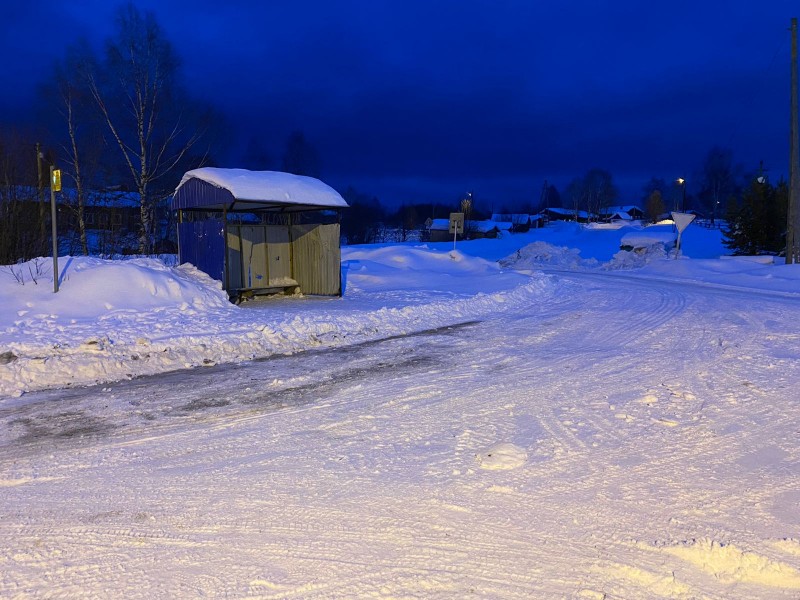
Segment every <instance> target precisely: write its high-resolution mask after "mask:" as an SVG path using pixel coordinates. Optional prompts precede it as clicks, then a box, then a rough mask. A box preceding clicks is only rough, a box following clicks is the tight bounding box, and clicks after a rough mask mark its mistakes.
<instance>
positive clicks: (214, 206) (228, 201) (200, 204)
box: [172, 167, 347, 211]
mask: <svg viewBox="0 0 800 600" xmlns="http://www.w3.org/2000/svg"><path fill="white" fill-rule="evenodd" d="M172 208H173V209H191V208H197V209H207V210H222V209H223V208H225V209H226V210H229V211H233V210H245V211H246V210H257V209H262V210H269V209H272V210H320V209H326V208H327V209H339V208H347V202H345V200H344V198H342V196H341V195H340V194H339V193H338V192H337V191H336V190H334V189H333V188H332V187H330V186H329V185H327V184H325V183H323V182H321V181H320V180H319V179H314V178H313V177H306V176H303V175H293V174H291V173H282V172H279V171H248V170H246V169H221V168H217V167H203V168H201V169H193V170H191V171H188V172H187V173H186V174H185V175H184V176H183V178H182V179H181V182H180V183H179V184H178V187H177V188H175V193H174V195H173V197H172Z"/></svg>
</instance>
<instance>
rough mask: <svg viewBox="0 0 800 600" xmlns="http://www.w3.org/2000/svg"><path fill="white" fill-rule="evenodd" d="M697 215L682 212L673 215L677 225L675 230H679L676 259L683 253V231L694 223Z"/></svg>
mask: <svg viewBox="0 0 800 600" xmlns="http://www.w3.org/2000/svg"><path fill="white" fill-rule="evenodd" d="M694 217H695V215H692V214H689V213H680V212H673V213H672V220H673V221H674V223H675V228H676V229H677V230H678V241H677V243H676V244H675V250H676V251H677V252H676V253H675V258H676V259H677V258H678V256H680V253H681V234H682V233H683V230H684V229H686V228H687V227H688V226H689V223H691V222H692V221H694Z"/></svg>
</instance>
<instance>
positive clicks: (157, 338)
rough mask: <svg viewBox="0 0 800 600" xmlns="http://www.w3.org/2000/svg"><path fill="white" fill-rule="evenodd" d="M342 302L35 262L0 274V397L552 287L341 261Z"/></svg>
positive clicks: (484, 274)
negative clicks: (232, 292) (237, 301)
mask: <svg viewBox="0 0 800 600" xmlns="http://www.w3.org/2000/svg"><path fill="white" fill-rule="evenodd" d="M344 256H345V257H346V260H345V268H344V272H345V279H346V281H347V288H346V289H347V291H346V295H345V297H344V298H340V299H337V298H334V299H329V298H325V299H320V298H317V299H302V298H300V299H290V300H286V299H283V300H275V301H273V300H271V299H267V300H265V301H262V302H253V303H251V304H250V305H249V306H244V307H238V306H234V305H232V304H231V303H230V302H228V299H227V294H226V293H225V292H224V291H223V290H222V289H221V284H220V283H219V282H217V281H215V280H213V279H211V278H210V277H208V276H207V275H206V274H204V273H202V272H200V271H198V270H197V269H195V268H194V267H192V266H191V265H182V266H180V267H168V266H166V265H165V264H163V263H162V262H159V261H157V260H153V259H134V260H128V261H108V260H102V259H98V258H74V257H73V258H70V257H65V258H62V259H61V263H60V264H62V265H64V266H63V268H62V269H61V278H62V284H61V289H60V291H59V292H58V293H57V294H54V293H53V289H52V267H51V264H52V263H50V262H48V261H45V260H44V259H39V260H36V261H31V262H29V263H25V264H20V265H14V266H8V267H1V268H0V395H8V396H19V395H20V394H22V393H23V392H26V391H30V390H35V389H42V388H48V387H62V386H67V385H87V384H93V383H97V382H106V381H113V380H119V379H126V378H131V377H135V376H138V375H145V374H153V373H159V372H164V371H169V370H174V369H180V368H186V367H195V366H201V365H213V364H217V363H222V362H235V361H244V360H250V359H253V358H257V357H265V356H269V355H271V354H275V353H291V352H297V351H301V350H305V349H309V348H317V347H320V346H336V345H344V344H351V343H356V342H361V341H366V340H370V339H377V338H381V337H387V336H393V335H404V334H408V333H412V332H415V331H421V330H426V329H431V328H437V327H443V326H447V325H452V324H457V323H462V322H466V321H471V320H475V319H480V318H483V317H485V316H487V315H491V314H493V313H494V312H496V311H497V310H500V309H507V308H509V307H513V306H521V305H524V304H528V303H531V302H534V301H535V300H536V299H538V298H541V297H543V296H546V295H548V294H549V293H551V289H552V288H553V283H552V280H551V279H549V278H547V277H545V276H541V275H540V276H537V277H534V278H531V277H527V276H524V275H521V274H517V273H502V272H501V270H500V267H499V266H498V265H497V264H496V263H492V262H489V261H486V260H483V259H480V258H474V257H469V256H466V255H463V254H461V253H458V252H437V251H432V250H430V249H428V248H426V247H424V246H423V247H390V248H377V249H366V250H352V251H345V252H344Z"/></svg>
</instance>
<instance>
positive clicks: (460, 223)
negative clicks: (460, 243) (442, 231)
mask: <svg viewBox="0 0 800 600" xmlns="http://www.w3.org/2000/svg"><path fill="white" fill-rule="evenodd" d="M450 233H452V234H453V250H455V249H456V237H457V236H458V234H459V233H460V234H461V235H464V213H450Z"/></svg>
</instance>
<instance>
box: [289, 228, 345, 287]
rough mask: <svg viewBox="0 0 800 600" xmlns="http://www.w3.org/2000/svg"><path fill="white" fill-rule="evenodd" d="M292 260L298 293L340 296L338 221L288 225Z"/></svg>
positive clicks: (340, 257) (340, 258)
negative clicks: (290, 231)
mask: <svg viewBox="0 0 800 600" xmlns="http://www.w3.org/2000/svg"><path fill="white" fill-rule="evenodd" d="M292 263H293V267H294V269H293V275H294V278H295V280H297V283H299V284H300V291H301V292H303V293H304V294H318V295H322V296H341V294H342V279H341V264H342V254H341V249H340V248H339V224H338V223H331V224H328V225H317V224H313V225H312V224H309V225H292Z"/></svg>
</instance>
